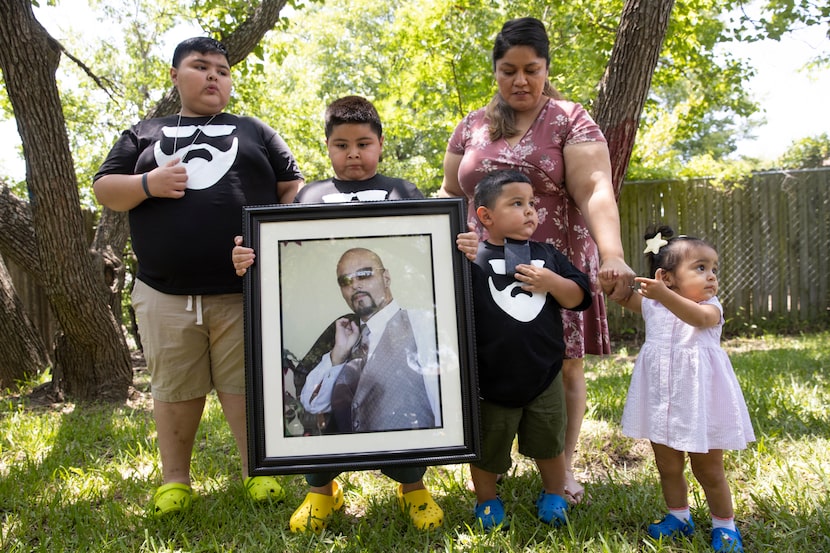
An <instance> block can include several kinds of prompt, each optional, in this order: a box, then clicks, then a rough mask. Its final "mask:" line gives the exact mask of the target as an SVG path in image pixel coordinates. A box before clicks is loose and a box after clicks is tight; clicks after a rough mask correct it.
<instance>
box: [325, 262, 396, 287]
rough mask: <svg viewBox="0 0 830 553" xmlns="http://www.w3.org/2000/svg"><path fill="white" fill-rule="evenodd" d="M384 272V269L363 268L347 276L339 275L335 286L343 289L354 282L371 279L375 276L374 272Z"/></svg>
mask: <svg viewBox="0 0 830 553" xmlns="http://www.w3.org/2000/svg"><path fill="white" fill-rule="evenodd" d="M384 270H385V269H375V268H373V267H363V268H361V269H358V270H356V271H355V272H353V273H350V274H348V275H340V276H339V277H337V284H339V285H340V287H341V288H345V287H346V286H351V284H352V283H353V282H354V281H356V280H366V279H369V278H372V277H373V276H375V271H378V272H381V271H384Z"/></svg>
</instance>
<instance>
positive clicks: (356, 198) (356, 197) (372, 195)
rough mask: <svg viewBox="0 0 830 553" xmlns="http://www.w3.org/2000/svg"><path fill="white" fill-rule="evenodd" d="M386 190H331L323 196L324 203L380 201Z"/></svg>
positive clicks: (384, 197)
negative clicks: (349, 191) (350, 191)
mask: <svg viewBox="0 0 830 553" xmlns="http://www.w3.org/2000/svg"><path fill="white" fill-rule="evenodd" d="M386 196H387V192H386V190H374V189H373V190H358V191H357V192H352V193H348V192H332V193H331V194H326V195H325V196H323V203H324V204H345V203H348V202H380V201H383V200H385V199H386Z"/></svg>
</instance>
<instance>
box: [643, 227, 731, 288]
mask: <svg viewBox="0 0 830 553" xmlns="http://www.w3.org/2000/svg"><path fill="white" fill-rule="evenodd" d="M658 234H659V235H660V237H661V238H662V239H663V240H665V241H667V242H668V244H666V245H665V246H663V247H661V248H660V249H659V250H658V251H657V253H654V252H652V251H648V252H646V259H647V260H648V272H649V275H650V276H651V278H654V276H655V275H656V274H657V269H663V270H664V271H667V272H672V271H674V270H675V269H676V268H677V266H678V265H679V264H680V262H681V261H683V256H685V255H686V250H687V249H688V248H689V247H690V246H706V247H708V248H712V249H713V250H714V249H715V246H713V245H712V244H710V243H709V242H707V241H706V240H704V239H702V238H697V237H694V236H686V235H680V236H675V235H674V230H673V229H672V228H671V227H670V226H667V225H662V226H657V225H651V226H649V227H648V228H647V229H646V233H645V235H643V238H644V239H646V240H651V239H652V238H654V237H655V236H657V235H658Z"/></svg>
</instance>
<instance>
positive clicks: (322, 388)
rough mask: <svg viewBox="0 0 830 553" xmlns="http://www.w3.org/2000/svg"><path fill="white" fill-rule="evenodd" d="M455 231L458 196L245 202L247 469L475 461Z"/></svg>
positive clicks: (471, 371)
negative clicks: (249, 258)
mask: <svg viewBox="0 0 830 553" xmlns="http://www.w3.org/2000/svg"><path fill="white" fill-rule="evenodd" d="M462 231H466V222H465V202H464V201H463V200H462V199H458V198H453V199H430V200H397V201H392V202H353V203H341V204H314V205H311V204H291V205H276V206H253V207H247V208H245V210H244V233H245V244H246V245H249V246H250V247H252V248H254V251H255V252H256V260H255V263H254V264H253V265H252V266H251V268H250V269H249V270H248V272H247V273H246V275H245V280H244V297H245V354H246V355H245V371H246V382H247V400H246V401H247V421H248V459H249V470H250V473H251V474H252V475H265V474H303V473H308V472H321V471H340V470H354V469H373V468H382V467H385V466H394V465H438V464H453V463H466V462H470V461H474V460H476V459H478V458H479V455H480V440H479V427H478V383H477V380H476V371H475V349H474V345H475V343H474V336H473V322H472V321H473V317H472V301H471V295H470V293H471V292H470V289H471V288H470V267H469V262H468V261H467V259H466V258H465V256H464V255H463V254H462V253H461V252H460V251H459V250H458V248H457V247H456V244H455V240H456V236H457V235H458V233H459V232H462Z"/></svg>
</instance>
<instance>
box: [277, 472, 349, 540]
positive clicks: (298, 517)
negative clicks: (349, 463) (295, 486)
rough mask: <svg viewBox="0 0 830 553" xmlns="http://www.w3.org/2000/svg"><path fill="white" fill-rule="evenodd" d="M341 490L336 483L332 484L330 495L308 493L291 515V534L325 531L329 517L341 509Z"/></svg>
mask: <svg viewBox="0 0 830 553" xmlns="http://www.w3.org/2000/svg"><path fill="white" fill-rule="evenodd" d="M343 503H344V502H343V490H341V489H340V486H339V485H338V484H337V482H332V494H331V495H324V494H321V493H314V492H309V493H307V494H306V496H305V500H304V501H303V502H302V503H301V504H300V506H299V507H297V510H296V511H294V514H293V515H291V520H290V522H289V526H290V527H291V531H292V532H305V531H306V530H311V531H312V532H315V533H319V532H322V531H323V530H325V528H326V526H327V525H328V523H329V519H330V518H331V515H333V514H334V512H335V511H339V510H340V509H341V508H343Z"/></svg>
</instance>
